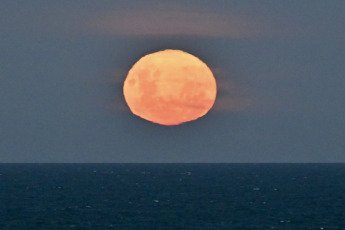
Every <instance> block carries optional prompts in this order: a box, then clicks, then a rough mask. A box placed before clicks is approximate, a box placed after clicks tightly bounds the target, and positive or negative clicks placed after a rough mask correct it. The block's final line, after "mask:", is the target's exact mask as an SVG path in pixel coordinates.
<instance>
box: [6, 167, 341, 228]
mask: <svg viewBox="0 0 345 230" xmlns="http://www.w3.org/2000/svg"><path fill="white" fill-rule="evenodd" d="M0 229H1V230H2V229H11V230H17V229H18V230H19V229H20V230H31V229H32V230H33V229H35V230H37V229H47V230H48V229H52V230H54V229H59V230H62V229H78V230H79V229H80V230H87V229H90V230H91V229H92V230H98V229H99V230H102V229H117V230H127V229H128V230H129V229H131V230H132V229H133V230H141V229H142V230H144V229H145V230H149V229H150V230H170V229H171V230H172V229H174V230H176V229H181V230H183V229H191V230H192V229H193V230H206V229H207V230H213V229H214V230H221V229H226V230H232V229H239V230H246V229H248V230H249V229H255V230H260V229H291V230H299V229H301V230H304V229H319V230H321V229H345V164H0Z"/></svg>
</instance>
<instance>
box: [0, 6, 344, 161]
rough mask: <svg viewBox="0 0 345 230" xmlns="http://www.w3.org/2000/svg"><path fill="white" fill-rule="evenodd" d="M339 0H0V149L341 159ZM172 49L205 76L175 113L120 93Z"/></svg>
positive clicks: (28, 157) (108, 155) (156, 157)
mask: <svg viewBox="0 0 345 230" xmlns="http://www.w3.org/2000/svg"><path fill="white" fill-rule="evenodd" d="M344 12H345V2H344V1H337V0H333V1H323V0H322V1H321V0H313V1H312V0H310V1H300V0H298V1H295V0H291V1H283V0H281V1H280V0H279V1H264V0H260V1H201V0H198V1H197V0H191V1H182V0H181V1H158V0H157V1H154V0H149V1H141V0H140V1H139V0H133V1H110V0H108V1H106V0H99V1H91V0H83V1H81V0H75V1H69V0H68V1H67V0H61V1H41V0H28V1H12V0H2V1H1V2H0V162H345V151H344V149H345V141H344V140H345V116H344V114H345V103H344V101H345V65H344V60H345V52H344V50H345V42H344V41H345V26H344V25H345V14H344ZM163 49H181V50H184V51H186V52H189V53H192V54H194V55H196V56H198V57H199V58H200V59H202V60H203V61H204V62H206V63H207V64H208V65H209V66H210V68H211V69H212V71H213V72H214V74H215V77H216V79H217V83H218V88H219V91H218V95H217V101H216V104H215V106H214V108H213V110H211V111H210V113H209V114H208V115H207V116H205V117H203V118H201V119H198V120H196V121H194V122H190V123H186V124H184V125H180V126H174V127H164V126H159V125H156V124H153V123H150V122H147V121H145V120H142V119H140V118H138V117H136V116H134V115H132V114H131V113H130V111H129V109H128V108H127V106H126V104H125V102H124V99H123V96H122V84H123V81H124V79H125V77H126V74H127V72H128V70H129V69H130V68H131V66H132V65H133V64H134V63H135V62H136V61H137V60H138V59H139V58H140V57H142V56H143V55H145V54H147V53H152V52H155V51H158V50H163Z"/></svg>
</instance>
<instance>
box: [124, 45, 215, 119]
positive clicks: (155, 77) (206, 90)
mask: <svg viewBox="0 0 345 230" xmlns="http://www.w3.org/2000/svg"><path fill="white" fill-rule="evenodd" d="M123 93H124V97H125V100H126V102H127V104H128V106H129V108H130V110H131V111H132V113H133V114H135V115H137V116H139V117H141V118H143V119H146V120H149V121H151V122H154V123H158V124H161V125H178V124H181V123H184V122H188V121H192V120H196V119H198V118H199V117H202V116H204V115H205V114H206V113H207V112H208V111H209V110H210V109H211V108H212V106H213V104H214V102H215V99H216V94H217V85H216V80H215V78H214V76H213V74H212V72H211V70H210V68H209V67H208V66H207V65H206V64H205V63H204V62H202V61H201V60H200V59H198V58H197V57H195V56H193V55H191V54H189V53H186V52H183V51H181V50H164V51H159V52H156V53H152V54H148V55H146V56H144V57H142V58H141V59H140V60H139V61H138V62H136V63H135V64H134V66H133V67H132V69H131V70H130V71H129V73H128V75H127V78H126V80H125V82H124V86H123Z"/></svg>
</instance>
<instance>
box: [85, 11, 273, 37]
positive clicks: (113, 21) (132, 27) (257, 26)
mask: <svg viewBox="0 0 345 230" xmlns="http://www.w3.org/2000/svg"><path fill="white" fill-rule="evenodd" d="M86 26H87V27H88V29H89V30H90V32H92V33H98V34H104V35H113V36H116V35H119V36H152V35H153V36H154V35H157V36H159V35H182V36H202V37H229V38H248V37H249V38H251V37H258V36H262V35H264V34H265V33H267V32H269V30H270V29H269V27H268V26H267V25H265V24H264V23H261V22H259V21H251V20H249V19H248V18H246V17H244V16H242V15H235V14H232V13H228V14H224V13H223V14H220V13H212V12H206V11H202V10H197V9H189V10H188V9H183V10H182V9H176V10H168V9H161V10H151V9H134V10H132V9H130V10H110V11H103V12H99V13H98V14H96V15H94V16H93V17H91V19H90V20H89V21H87V22H86Z"/></svg>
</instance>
